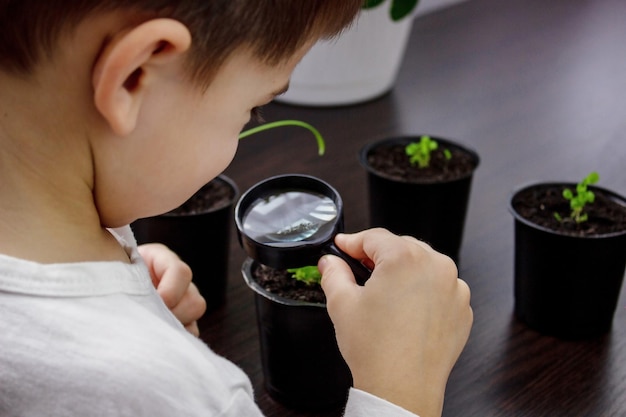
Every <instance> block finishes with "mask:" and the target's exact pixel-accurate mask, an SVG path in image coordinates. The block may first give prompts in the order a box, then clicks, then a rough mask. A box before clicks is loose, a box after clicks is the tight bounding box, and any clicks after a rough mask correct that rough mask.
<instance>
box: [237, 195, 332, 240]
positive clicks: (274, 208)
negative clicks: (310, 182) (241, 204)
mask: <svg viewBox="0 0 626 417" xmlns="http://www.w3.org/2000/svg"><path fill="white" fill-rule="evenodd" d="M338 215H339V211H338V209H337V206H336V205H335V203H334V202H333V200H332V199H330V198H329V197H327V196H325V195H322V194H317V193H313V192H309V191H306V192H305V191H281V192H276V193H275V194H271V195H269V196H265V197H263V198H259V199H258V200H256V201H255V202H253V203H252V204H251V205H250V208H249V209H248V210H247V211H246V213H245V214H244V216H243V232H244V233H245V234H246V235H248V236H249V237H250V238H252V239H254V240H256V241H257V242H259V243H263V244H268V245H272V246H283V245H281V244H285V245H290V244H292V243H293V242H304V241H307V240H308V239H314V238H316V237H318V236H326V235H328V234H329V233H332V229H333V227H334V226H335V223H336V221H337V216H338Z"/></svg>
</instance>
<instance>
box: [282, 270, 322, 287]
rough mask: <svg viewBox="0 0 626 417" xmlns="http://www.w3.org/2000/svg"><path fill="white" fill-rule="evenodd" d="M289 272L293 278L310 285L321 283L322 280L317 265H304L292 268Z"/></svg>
mask: <svg viewBox="0 0 626 417" xmlns="http://www.w3.org/2000/svg"><path fill="white" fill-rule="evenodd" d="M287 272H290V273H291V274H292V275H291V276H292V278H295V279H297V280H298V281H302V282H304V283H306V284H308V285H312V284H319V283H320V282H322V274H321V273H320V270H319V269H317V266H314V265H312V266H302V267H300V268H291V269H288V270H287Z"/></svg>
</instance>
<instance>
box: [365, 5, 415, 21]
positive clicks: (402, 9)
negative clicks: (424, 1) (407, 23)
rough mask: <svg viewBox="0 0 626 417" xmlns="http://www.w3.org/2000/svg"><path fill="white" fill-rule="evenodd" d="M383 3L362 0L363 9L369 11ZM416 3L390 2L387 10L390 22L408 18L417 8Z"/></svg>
mask: <svg viewBox="0 0 626 417" xmlns="http://www.w3.org/2000/svg"><path fill="white" fill-rule="evenodd" d="M384 2H385V0H364V3H363V9H371V8H374V7H376V6H379V5H381V4H382V3H384ZM417 3H419V0H391V9H389V16H390V17H391V20H393V21H394V22H397V21H398V20H401V19H403V18H404V17H406V16H408V15H409V14H411V12H412V11H413V9H415V7H417Z"/></svg>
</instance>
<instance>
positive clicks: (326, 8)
mask: <svg viewBox="0 0 626 417" xmlns="http://www.w3.org/2000/svg"><path fill="white" fill-rule="evenodd" d="M360 3H361V0H308V1H295V0H274V1H266V0H254V1H245V0H203V1H201V0H195V1H194V0H188V1H181V0H178V1H175V0H170V1H168V0H111V1H103V0H100V1H98V0H64V1H52V0H0V27H1V28H2V29H0V30H2V37H0V91H2V94H0V317H1V318H2V319H1V321H0V352H1V353H0V415H2V416H37V415H46V416H126V415H128V416H131V415H132V416H211V415H216V416H218V415H219V416H255V415H260V411H259V410H258V408H257V407H256V405H255V404H254V401H253V394H252V392H251V387H250V383H249V381H248V380H247V378H246V377H245V376H244V375H243V373H242V372H241V371H240V370H239V369H238V368H236V367H235V366H234V365H233V364H231V363H229V362H228V361H226V360H225V359H223V358H220V357H218V356H217V355H215V353H213V352H212V351H211V350H210V349H208V348H207V347H206V346H205V345H204V344H203V343H202V342H200V341H199V340H198V339H197V338H195V337H194V336H193V335H191V334H190V333H189V332H187V331H185V330H184V327H183V325H186V326H187V327H188V329H189V330H190V331H191V332H197V330H196V328H195V326H194V320H195V319H196V318H197V317H198V316H199V314H201V311H202V309H203V306H202V300H201V299H200V297H199V295H198V293H197V290H195V287H194V286H193V284H190V274H189V270H188V267H186V266H185V265H184V264H182V262H180V261H179V260H178V259H177V258H176V256H175V255H174V254H172V253H171V252H169V251H168V250H167V249H166V248H164V247H161V246H158V245H157V246H146V247H142V248H140V249H138V248H137V247H136V243H135V241H134V238H133V236H132V233H131V232H130V229H129V228H128V226H127V225H128V224H129V223H131V222H132V221H133V220H135V219H137V218H140V217H146V216H152V215H156V214H159V213H163V212H165V211H168V210H170V209H172V208H174V207H176V206H178V205H180V204H181V203H182V202H183V201H185V200H186V199H187V198H188V197H189V196H190V195H191V194H193V192H194V191H196V190H197V189H198V188H200V187H201V186H202V185H203V184H205V183H206V182H207V181H209V180H210V179H211V178H213V177H215V176H216V175H217V174H218V173H220V172H221V171H222V170H223V169H224V168H225V167H226V166H227V164H228V163H229V162H230V161H231V159H232V158H233V156H234V152H235V149H236V147H237V142H238V140H237V136H238V133H239V131H240V130H241V128H242V127H243V126H244V124H245V123H246V122H247V121H248V119H249V117H250V113H251V112H252V111H253V110H254V109H255V108H256V107H258V106H261V105H263V104H265V103H267V102H269V101H271V100H272V98H273V97H274V96H275V95H276V94H279V93H280V92H281V91H283V90H284V89H285V88H286V86H287V84H288V80H289V76H290V74H291V72H292V70H293V68H294V67H295V65H296V64H297V62H298V61H299V60H300V58H301V57H302V56H303V55H304V54H305V53H306V51H307V50H308V49H309V48H310V46H311V45H312V44H313V43H314V42H315V41H317V40H318V39H319V38H321V37H328V36H333V35H335V34H337V33H338V32H340V31H341V29H342V28H343V27H345V26H346V25H347V24H349V22H350V21H351V20H352V19H353V17H354V16H355V15H356V13H357V12H358V10H359V8H360ZM337 245H338V246H339V247H341V248H342V249H344V250H345V251H346V252H347V253H349V254H350V255H352V256H354V257H356V258H359V259H366V260H368V262H370V264H371V265H372V266H373V267H374V272H373V274H372V278H371V279H370V280H369V281H368V283H367V285H366V286H364V287H359V286H357V285H356V284H355V282H354V277H353V276H352V274H351V272H350V270H349V268H348V267H347V266H346V265H345V263H343V261H341V260H339V259H338V258H335V257H332V256H328V257H324V258H322V259H321V260H320V264H319V266H320V269H321V271H322V274H323V287H324V290H325V292H326V294H327V297H328V310H329V313H330V315H331V317H332V319H333V322H334V324H335V328H336V333H337V340H338V343H339V346H340V349H341V351H342V354H343V355H344V357H345V359H346V361H347V363H348V365H349V366H350V368H351V370H352V373H353V377H354V389H352V390H351V391H350V396H349V399H348V403H347V406H346V411H345V414H346V416H359V415H366V414H367V415H377V416H385V415H402V416H404V415H413V414H412V413H417V414H420V415H421V416H422V417H427V416H435V415H440V414H441V409H442V403H443V394H444V391H445V385H446V381H447V378H448V375H449V372H450V370H451V368H452V366H453V365H454V362H455V361H456V360H457V358H458V356H459V354H460V352H461V350H462V348H463V346H464V344H465V342H466V340H467V337H468V334H469V329H470V327H471V320H472V312H471V308H470V306H469V290H468V288H467V286H466V285H465V284H464V283H463V282H462V281H460V280H459V279H457V270H456V267H455V266H454V264H453V263H452V262H451V261H450V259H449V258H446V257H444V256H443V255H440V254H438V253H436V252H434V251H433V250H432V249H430V248H429V247H428V246H427V245H425V244H423V243H421V242H418V241H416V240H415V239H412V238H407V237H399V236H394V235H392V234H390V233H388V232H386V231H384V230H380V229H378V230H369V231H365V232H361V233H357V234H354V235H340V236H338V237H337ZM140 253H141V254H140ZM142 255H143V256H142ZM155 286H156V287H157V289H156V290H155ZM159 294H160V295H161V297H162V298H163V299H162V298H161V297H159ZM168 307H169V309H168ZM407 317H410V319H409V320H407V319H406V318H407ZM181 323H182V324H181ZM363 329H368V331H367V333H366V332H364V331H363Z"/></svg>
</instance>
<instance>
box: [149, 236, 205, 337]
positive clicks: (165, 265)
mask: <svg viewBox="0 0 626 417" xmlns="http://www.w3.org/2000/svg"><path fill="white" fill-rule="evenodd" d="M138 249H139V253H140V254H141V256H142V257H143V259H144V261H145V262H146V264H147V265H148V269H149V270H150V276H151V277H152V283H153V284H154V287H155V288H156V289H157V292H158V293H159V295H160V296H161V298H163V301H164V302H165V305H167V307H168V308H169V309H170V310H171V311H172V313H173V314H174V316H176V318H177V319H178V320H180V322H181V323H182V324H183V325H184V326H185V328H186V329H187V330H188V331H189V332H190V333H192V334H193V335H195V336H199V335H200V330H199V329H198V323H197V320H198V319H199V318H200V317H202V315H203V314H204V312H205V310H206V301H205V300H204V298H203V297H202V295H200V292H199V291H198V288H197V287H196V285H195V284H194V283H193V282H191V268H189V266H188V265H187V264H186V263H184V262H183V261H181V260H180V258H179V257H178V255H176V254H175V253H174V252H172V251H171V250H170V249H168V248H167V246H165V245H162V244H160V243H148V244H144V245H141V246H139V247H138Z"/></svg>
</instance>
